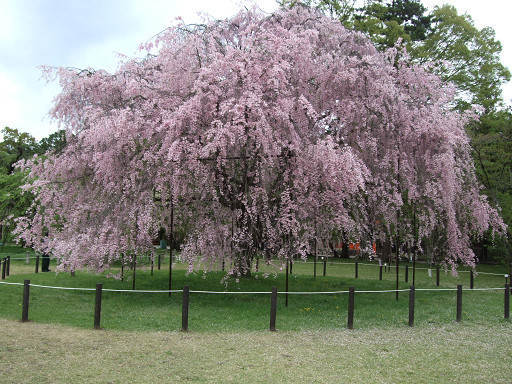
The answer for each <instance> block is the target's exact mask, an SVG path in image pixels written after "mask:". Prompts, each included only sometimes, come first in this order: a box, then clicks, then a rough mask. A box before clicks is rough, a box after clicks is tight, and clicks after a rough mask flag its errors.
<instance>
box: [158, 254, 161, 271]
mask: <svg viewBox="0 0 512 384" xmlns="http://www.w3.org/2000/svg"><path fill="white" fill-rule="evenodd" d="M161 267H162V255H161V254H158V270H160V268H161Z"/></svg>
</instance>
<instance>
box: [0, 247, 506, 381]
mask: <svg viewBox="0 0 512 384" xmlns="http://www.w3.org/2000/svg"><path fill="white" fill-rule="evenodd" d="M24 252H25V251H22V252H20V253H19V254H18V257H19V255H21V256H23V257H24V256H25V253H24ZM12 255H13V260H12V263H11V270H10V272H11V274H10V276H8V277H7V278H6V280H5V281H6V282H11V283H12V282H15V283H23V281H24V280H25V279H30V281H31V284H38V285H46V286H59V287H83V288H95V286H96V284H97V283H102V284H103V288H104V289H121V290H131V288H132V283H133V281H132V280H131V278H130V276H131V273H132V272H131V271H129V270H127V271H126V275H125V276H126V278H125V281H119V280H115V279H113V278H107V277H105V276H104V275H97V274H94V273H88V272H86V271H77V272H76V276H74V277H72V276H71V275H70V273H59V274H56V273H54V272H50V273H37V274H36V273H34V272H35V264H34V259H31V260H30V264H28V265H27V264H25V260H23V259H20V260H16V259H15V256H17V255H16V254H14V253H13V254H12ZM0 257H1V256H0ZM53 264H54V263H52V266H51V268H52V269H54V265H53ZM418 267H421V268H426V266H425V265H418ZM168 268H169V264H168V260H164V263H163V265H162V269H161V270H156V268H155V270H154V271H153V274H151V269H150V268H149V266H146V267H145V268H144V269H142V270H137V275H136V289H137V290H166V289H168V277H169V275H168ZM313 268H314V265H313V263H311V262H309V263H304V262H297V263H296V264H295V265H294V267H293V274H291V275H289V290H290V292H319V291H321V292H334V291H346V290H348V287H350V286H354V287H355V288H356V295H355V319H354V327H355V329H354V330H348V329H346V325H347V301H348V297H347V294H346V293H333V294H320V295H291V294H290V295H289V305H288V307H286V306H285V296H284V294H283V293H282V292H284V290H285V274H284V273H279V274H277V276H275V275H273V274H272V271H271V270H269V269H268V267H266V266H265V265H263V263H262V264H260V271H259V272H258V273H254V274H253V275H252V277H250V278H241V279H239V282H236V281H235V279H230V280H228V281H227V285H226V284H225V283H221V280H222V278H223V276H224V273H223V272H222V271H215V272H212V273H208V274H203V273H197V274H190V275H187V274H186V271H185V269H186V265H183V264H180V263H178V264H177V265H176V268H175V269H174V270H173V274H172V277H173V289H177V290H179V289H182V287H183V286H184V285H188V286H189V287H190V289H191V290H192V291H229V292H270V291H271V288H272V286H276V287H277V288H278V290H279V292H281V293H280V295H279V299H278V309H277V324H276V325H277V328H278V332H269V331H267V330H268V328H269V313H270V295H269V294H267V293H264V294H245V293H242V294H229V295H227V294H211V293H194V292H192V293H191V295H190V311H189V312H190V319H189V330H190V332H187V333H183V332H180V331H179V330H180V329H181V306H182V294H181V292H176V293H172V295H171V297H169V296H168V293H147V292H145V293H136V292H103V302H102V318H101V326H102V328H103V329H102V330H101V331H97V330H93V329H92V327H93V319H94V299H95V292H94V291H76V290H57V289H50V288H42V287H36V286H31V287H30V310H29V319H30V320H31V321H30V322H28V323H21V322H20V321H19V319H20V318H21V309H22V308H21V304H22V292H23V287H22V286H18V285H5V284H0V318H1V319H2V325H3V330H4V338H3V339H2V341H0V382H9V383H33V382H38V383H70V382H73V383H124V382H130V383H161V382H177V383H178V382H179V383H305V382H307V383H479V384H480V383H510V379H511V376H510V372H511V370H510V367H511V366H512V355H511V354H510V345H511V343H512V322H511V321H509V320H505V319H504V318H503V290H499V291H479V290H473V291H470V290H469V289H468V288H469V273H467V272H462V271H461V273H460V274H459V276H458V277H453V276H451V275H450V274H445V273H444V272H441V275H440V285H439V287H437V286H436V278H435V276H436V275H435V270H433V271H432V273H431V275H432V276H431V277H430V276H429V273H428V269H418V270H417V273H416V288H417V289H421V288H425V289H438V288H440V289H454V288H455V287H456V286H457V284H462V285H463V286H464V288H465V290H464V292H463V310H462V322H461V323H456V322H455V315H456V295H455V291H451V290H450V291H440V290H437V291H420V290H418V291H417V292H416V316H415V327H413V328H410V327H408V324H407V322H408V300H409V297H408V293H407V292H400V294H399V300H398V301H397V300H395V293H394V292H391V293H362V292H359V293H358V292H357V291H363V290H364V291H368V290H370V291H373V290H375V291H382V290H393V289H394V288H395V276H396V275H395V274H394V269H392V270H391V271H390V272H384V273H383V279H382V281H381V280H379V267H378V266H376V265H375V264H372V263H368V262H365V263H362V262H361V263H359V267H358V272H359V274H358V275H359V277H358V278H357V279H356V278H355V273H354V272H355V265H354V262H353V261H348V260H347V261H344V262H340V261H338V262H336V263H334V264H331V263H330V262H329V263H327V265H326V276H325V277H324V276H322V275H323V265H322V264H321V263H318V265H317V276H316V278H315V277H314V276H313ZM478 269H479V272H483V273H479V274H478V275H477V276H475V279H474V283H475V288H495V287H502V286H503V285H504V283H505V278H504V274H505V273H506V272H507V271H505V270H504V269H502V268H500V267H491V266H480V267H479V268H478ZM112 272H114V273H117V272H118V270H117V269H114V270H112ZM266 273H270V275H269V276H268V277H267V278H264V275H265V274H266ZM409 278H410V280H409V282H407V283H406V282H405V281H404V270H403V269H401V270H400V289H408V288H409V286H410V285H411V280H412V271H411V270H410V271H409Z"/></svg>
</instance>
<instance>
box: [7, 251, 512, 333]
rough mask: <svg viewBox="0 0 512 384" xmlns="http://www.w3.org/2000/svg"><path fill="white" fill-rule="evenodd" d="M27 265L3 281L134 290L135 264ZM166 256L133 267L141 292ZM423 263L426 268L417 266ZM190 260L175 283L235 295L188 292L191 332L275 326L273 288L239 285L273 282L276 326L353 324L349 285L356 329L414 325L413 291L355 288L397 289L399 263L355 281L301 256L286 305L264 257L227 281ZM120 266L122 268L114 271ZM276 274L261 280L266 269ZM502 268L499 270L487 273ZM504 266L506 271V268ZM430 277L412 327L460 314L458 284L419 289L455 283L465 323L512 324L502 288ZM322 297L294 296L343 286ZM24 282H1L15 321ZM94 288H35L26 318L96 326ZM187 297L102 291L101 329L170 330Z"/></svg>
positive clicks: (481, 279)
mask: <svg viewBox="0 0 512 384" xmlns="http://www.w3.org/2000/svg"><path fill="white" fill-rule="evenodd" d="M30 263H31V264H29V265H26V264H25V260H15V259H13V260H12V261H11V274H10V276H9V277H7V279H6V281H7V282H17V283H23V281H24V280H25V279H30V282H31V284H36V285H45V286H56V287H83V288H95V286H96V284H97V283H102V284H103V288H104V289H116V290H131V289H132V285H133V284H132V283H133V281H132V277H131V276H132V271H130V270H126V271H125V281H120V280H116V279H113V278H107V277H105V274H103V275H97V274H94V273H88V272H85V271H77V272H76V276H74V277H73V276H71V275H70V273H57V274H56V273H54V272H50V273H37V274H36V273H34V272H35V269H34V260H33V259H32V260H31V262H30ZM168 268H169V265H168V259H167V260H164V262H163V264H162V269H161V270H157V269H156V267H155V269H154V271H153V274H151V269H150V268H149V266H146V267H145V268H143V269H140V270H137V273H136V289H137V290H167V289H168V279H169V272H168ZM420 268H423V269H420ZM185 269H186V266H185V265H183V264H180V263H178V265H177V266H176V268H175V269H174V270H173V274H172V284H173V286H172V288H173V289H176V290H180V289H182V288H183V286H185V285H188V286H189V287H190V290H191V291H226V292H237V294H211V293H195V292H192V293H191V295H190V309H189V329H190V330H192V331H194V332H244V331H261V330H265V329H268V328H269V313H270V295H269V294H268V293H262V294H249V293H242V294H240V293H239V292H270V291H271V289H272V287H273V286H276V287H277V288H278V291H279V292H280V294H279V296H278V311H277V324H276V325H277V328H278V329H280V330H286V331H304V330H315V331H316V330H336V329H343V328H345V327H346V325H347V305H348V294H347V293H344V292H345V291H347V290H348V287H350V286H354V287H355V288H356V295H355V317H354V327H355V328H358V329H372V328H378V329H389V328H404V327H407V326H408V313H409V312H408V304H409V295H408V292H400V293H399V300H398V301H397V300H396V299H395V293H394V292H388V293H380V292H379V293H358V292H357V291H358V290H359V291H383V290H393V289H394V288H395V284H396V275H395V270H394V268H392V269H391V271H390V272H384V273H383V279H382V280H379V267H378V265H377V264H375V263H373V264H372V263H369V262H364V263H363V262H360V263H359V266H358V278H357V279H356V278H355V265H354V262H353V261H345V262H339V261H338V262H335V263H330V262H329V263H327V265H326V276H323V264H322V263H318V264H317V276H316V278H315V277H314V276H313V269H314V264H313V263H312V262H308V263H304V262H302V261H299V262H296V263H295V265H294V267H293V273H292V274H290V275H289V291H290V292H291V294H290V295H288V306H287V307H286V306H285V295H284V291H285V274H284V273H279V274H277V275H274V274H272V273H271V272H272V271H273V270H271V269H269V268H268V267H267V266H265V265H264V263H261V264H260V268H259V272H258V273H253V275H252V276H251V277H248V278H240V279H239V280H238V282H237V281H235V279H229V280H228V281H227V282H226V283H227V284H226V283H222V282H221V280H222V278H223V276H224V272H222V271H214V272H209V273H206V274H205V273H196V274H189V275H187V274H186V271H185ZM114 272H117V270H115V271H114ZM480 272H484V273H480V274H478V275H477V276H475V278H474V284H475V288H496V287H503V286H504V283H505V278H504V274H505V272H506V271H505V270H503V269H500V268H499V267H489V266H482V267H481V268H480ZM268 273H270V275H269V276H268V277H267V278H265V277H264V276H265V275H266V274H268ZM400 273H401V274H400V283H399V288H400V289H408V288H409V287H410V285H411V284H412V269H410V270H409V282H407V283H406V282H405V281H404V280H405V279H404V270H403V269H401V270H400ZM490 273H496V274H490ZM502 273H503V274H502ZM431 275H432V277H430V276H429V273H428V269H426V266H425V265H422V266H420V265H418V269H417V271H416V288H417V289H418V291H417V292H416V311H415V325H416V326H422V325H429V324H439V325H441V324H450V323H453V322H454V321H455V316H456V292H455V291H443V290H437V291H420V290H419V289H422V288H423V289H437V288H441V289H455V288H456V285H457V284H462V285H463V286H464V287H465V290H464V292H463V307H462V320H463V322H465V323H468V324H501V323H505V324H507V325H508V324H510V321H508V320H504V318H503V317H504V316H503V314H504V304H503V302H504V294H503V290H496V291H479V290H473V291H471V290H469V289H467V288H468V287H469V273H466V272H464V271H461V272H460V273H459V276H458V277H453V276H451V274H445V273H444V271H441V276H440V285H439V287H437V286H436V278H435V270H432V273H431ZM338 291H342V293H331V294H321V295H296V294H293V292H338ZM22 292H23V287H21V286H17V285H4V284H1V285H0V317H3V318H6V319H11V320H17V319H20V318H21V304H22ZM94 300H95V292H94V291H75V290H57V289H49V288H42V287H36V286H32V287H31V288H30V309H29V319H30V320H32V321H34V322H37V323H57V324H63V325H69V326H73V327H81V328H91V327H92V325H93V320H94ZM181 310H182V294H181V293H179V292H176V293H172V294H171V297H169V295H168V294H167V293H146V292H143V293H138V292H103V300H102V317H101V326H102V327H103V328H105V329H113V330H138V331H150V330H151V331H174V330H179V329H181Z"/></svg>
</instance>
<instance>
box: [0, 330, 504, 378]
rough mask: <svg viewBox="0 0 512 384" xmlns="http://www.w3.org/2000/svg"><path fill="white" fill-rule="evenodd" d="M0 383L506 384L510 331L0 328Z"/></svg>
mask: <svg viewBox="0 0 512 384" xmlns="http://www.w3.org/2000/svg"><path fill="white" fill-rule="evenodd" d="M2 322H3V327H2V328H3V332H2V333H3V341H2V342H0V382H2V383H35V382H37V383H164V382H165V383H510V382H511V381H512V355H511V354H510V351H511V349H510V346H511V345H512V332H510V324H505V323H501V324H492V325H489V326H485V325H464V324H463V323H459V324H448V325H444V326H439V325H435V326H423V327H415V328H411V329H408V328H402V329H385V330H383V329H364V330H338V331H303V332H286V331H277V332H270V331H261V332H241V333H240V332H237V333H231V332H229V333H195V332H187V333H184V332H181V331H174V332H140V331H135V332H133V331H132V332H128V331H112V330H100V331H97V330H92V329H90V330H88V329H77V328H74V327H68V326H63V325H53V324H37V323H21V322H19V321H12V320H3V321H2Z"/></svg>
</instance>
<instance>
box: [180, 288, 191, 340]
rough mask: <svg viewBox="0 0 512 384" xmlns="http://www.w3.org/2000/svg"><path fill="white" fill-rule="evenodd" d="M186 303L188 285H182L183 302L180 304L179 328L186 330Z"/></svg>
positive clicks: (187, 299)
mask: <svg viewBox="0 0 512 384" xmlns="http://www.w3.org/2000/svg"><path fill="white" fill-rule="evenodd" d="M188 303H189V287H188V285H185V286H184V287H183V302H182V306H181V330H182V331H183V332H187V331H188Z"/></svg>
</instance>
